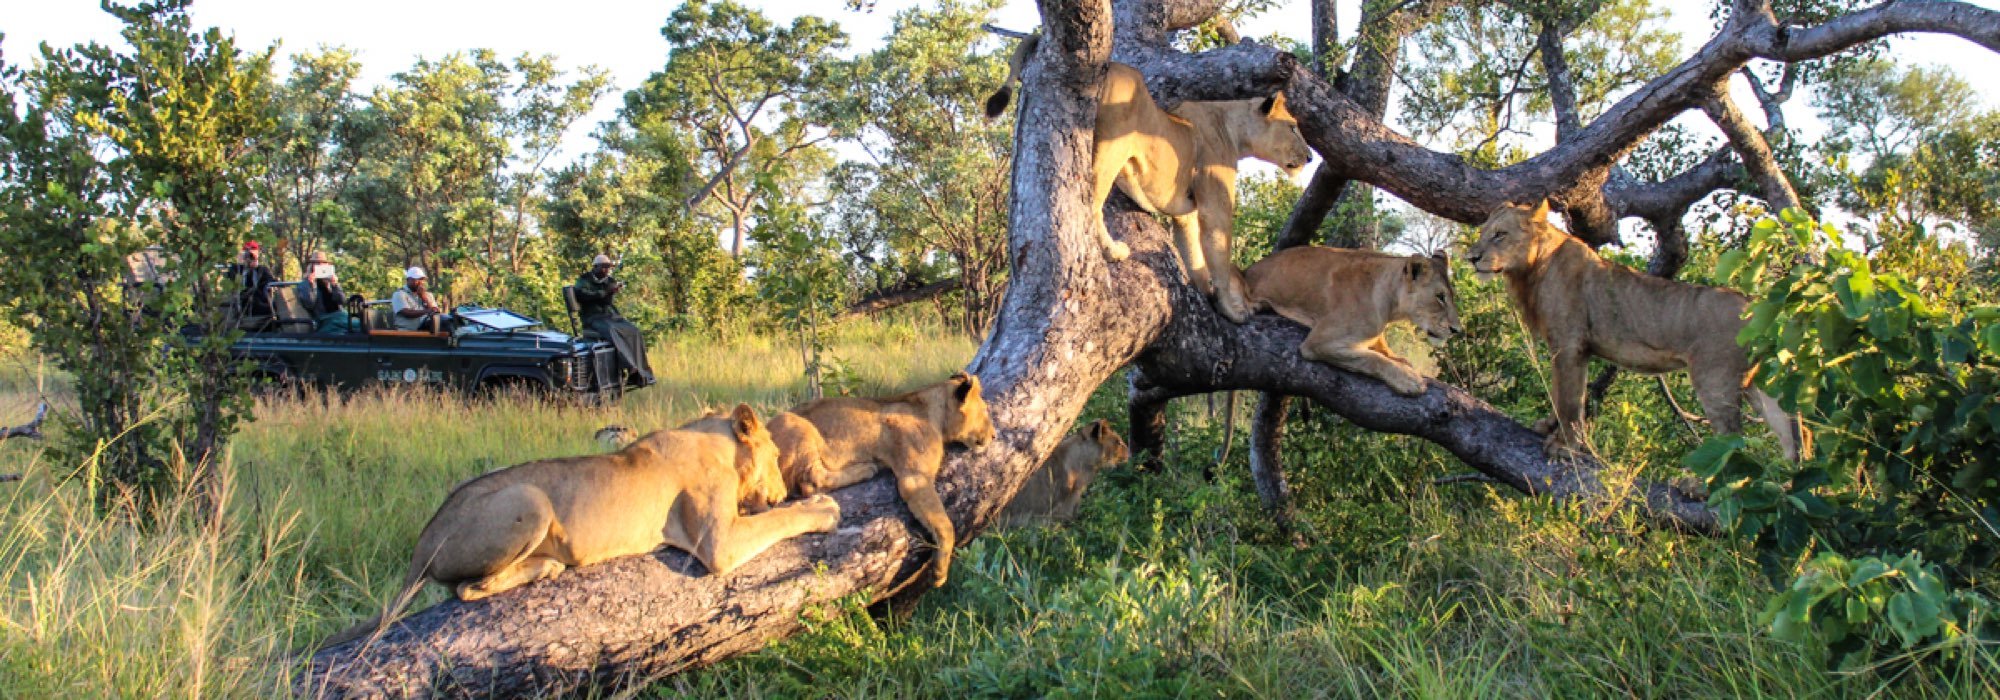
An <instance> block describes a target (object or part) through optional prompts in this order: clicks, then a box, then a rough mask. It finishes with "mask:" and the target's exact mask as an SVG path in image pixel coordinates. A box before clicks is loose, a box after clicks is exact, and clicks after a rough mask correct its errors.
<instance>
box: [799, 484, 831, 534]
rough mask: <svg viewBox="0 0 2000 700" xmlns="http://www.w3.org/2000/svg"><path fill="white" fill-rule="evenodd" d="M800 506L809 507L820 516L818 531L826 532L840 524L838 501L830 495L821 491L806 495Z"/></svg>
mask: <svg viewBox="0 0 2000 700" xmlns="http://www.w3.org/2000/svg"><path fill="white" fill-rule="evenodd" d="M800 507H802V508H807V509H810V510H811V511H812V512H813V514H814V515H817V516H819V517H820V519H821V522H820V523H819V529H818V531H819V532H826V531H829V530H832V529H833V528H834V527H836V526H838V525H840V502H839V501H835V500H833V497H832V496H828V495H826V494H823V493H819V494H813V495H812V496H810V497H807V498H806V500H805V502H804V503H801V504H800Z"/></svg>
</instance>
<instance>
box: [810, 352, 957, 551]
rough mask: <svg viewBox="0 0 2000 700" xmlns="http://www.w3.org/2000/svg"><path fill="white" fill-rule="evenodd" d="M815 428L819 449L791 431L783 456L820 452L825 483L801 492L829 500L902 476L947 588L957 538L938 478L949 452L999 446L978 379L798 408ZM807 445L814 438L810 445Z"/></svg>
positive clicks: (902, 488) (901, 487)
mask: <svg viewBox="0 0 2000 700" xmlns="http://www.w3.org/2000/svg"><path fill="white" fill-rule="evenodd" d="M792 413H795V414H798V415H799V416H800V417H802V418H805V419H806V420H807V421H810V422H811V423H812V427H813V428H816V429H817V430H818V434H819V436H820V437H821V441H820V444H819V445H817V446H813V445H810V444H801V443H800V442H799V440H800V439H801V438H800V436H803V435H806V433H804V432H803V431H797V430H790V431H786V434H785V436H784V439H783V440H780V441H779V442H778V449H779V450H780V451H785V452H792V451H800V450H806V451H809V450H812V449H818V450H819V451H820V463H821V468H822V471H821V472H820V478H818V479H816V480H810V481H809V482H807V483H804V484H802V485H801V487H800V489H799V490H798V492H799V493H824V492H826V491H831V490H834V489H839V488H845V487H847V486H851V485H853V484H856V483H859V482H861V481H863V480H865V479H867V478H869V477H871V476H874V475H875V473H876V471H878V470H880V469H883V468H887V469H888V470H889V471H890V472H891V473H893V474H895V475H896V491H897V492H898V493H900V494H902V496H903V503H905V504H906V505H908V506H909V508H910V512H911V513H913V514H915V515H916V516H917V520H918V521H919V522H921V523H923V525H924V527H925V528H926V529H928V530H930V532H931V537H932V538H933V540H934V546H935V547H936V548H937V557H936V558H935V559H933V560H932V572H933V575H934V577H935V578H934V581H935V584H936V585H940V586H942V585H944V581H945V576H946V574H947V573H948V572H949V571H950V569H951V553H952V549H953V548H954V547H956V546H957V543H958V534H957V530H956V529H955V528H954V526H953V525H952V522H951V517H950V515H949V514H947V513H946V512H945V510H944V501H942V500H940V499H939V498H938V493H937V476H938V471H939V470H941V469H943V468H944V454H945V446H946V445H948V444H961V445H965V446H967V447H974V448H976V447H980V446H983V445H985V444H986V443H987V442H988V441H990V440H992V439H993V423H992V422H991V421H990V420H989V419H988V417H987V415H986V401H985V399H984V398H982V397H981V396H980V395H979V378H978V377H974V376H972V375H969V374H964V373H960V374H956V375H953V376H952V378H951V379H948V380H945V381H943V382H940V383H937V384H933V385H930V386H928V387H924V388H922V389H918V390H916V391H913V392H910V393H907V394H901V395H897V396H890V397H885V398H877V399H863V398H849V397H839V398H826V399H820V400H818V401H814V402H811V403H808V404H805V405H803V406H799V407H797V408H794V409H792ZM808 439H809V438H808Z"/></svg>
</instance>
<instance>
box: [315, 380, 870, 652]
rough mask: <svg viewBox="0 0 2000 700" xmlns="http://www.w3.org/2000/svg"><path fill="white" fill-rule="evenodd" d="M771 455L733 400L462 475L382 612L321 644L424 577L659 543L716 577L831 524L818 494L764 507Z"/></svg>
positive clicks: (540, 573) (835, 516) (607, 554)
mask: <svg viewBox="0 0 2000 700" xmlns="http://www.w3.org/2000/svg"><path fill="white" fill-rule="evenodd" d="M777 459H778V448H777V445H776V444H774V443H773V442H772V441H771V434H770V433H769V432H768V431H766V430H765V428H764V426H763V425H762V424H761V423H760V422H759V421H758V419H757V414H756V412H754V411H752V410H751V409H750V407H749V406H747V405H738V406H737V407H736V410H735V411H734V412H733V413H732V414H731V415H729V416H721V415H717V414H711V415H710V416H708V417H704V418H702V419H700V420H696V421H694V422H692V423H688V424H687V425H684V426H681V427H680V428H677V429H674V430H662V431H659V432H655V433H653V434H651V435H647V436H645V437H643V438H640V439H639V440H638V441H637V442H634V443H632V444H631V445H628V446H626V447H625V448H624V449H622V450H619V451H618V452H614V453H611V454H600V455H590V456H587V457H569V458H563V459H545V460H539V461H534V462H528V463H526V464H518V465H515V466H512V467H508V468H506V469H501V470H498V471H494V472H491V473H488V474H485V475H482V476H479V477H475V478H473V479H470V480H467V481H466V482H465V483H462V484H459V485H458V486H457V487H456V488H454V489H452V491H451V495H449V496H446V497H445V500H444V505H441V506H439V507H438V511H437V514H436V515H433V516H431V520H430V523H429V524H426V525H425V526H424V530H423V534H421V535H418V536H417V548H416V554H415V556H414V557H412V559H411V562H410V572H409V575H408V576H407V577H405V578H404V580H403V588H402V590H401V592H400V593H399V594H398V595H397V597H396V600H395V602H394V603H392V604H391V605H390V607H389V609H388V611H387V612H386V613H385V614H384V615H383V616H381V617H378V618H376V619H374V620H370V621H368V622H364V623H362V624H360V625H356V626H355V627H353V628H351V629H349V630H347V631H345V632H342V633H340V634H338V635H335V636H334V637H333V638H331V639H328V640H327V641H326V642H324V643H323V644H322V646H332V645H334V644H339V643H341V642H345V641H347V640H350V639H354V638H356V637H359V636H361V635H363V634H368V633H370V632H373V631H377V630H379V629H386V624H385V621H391V620H394V619H395V618H396V617H397V616H398V615H400V614H401V612H402V610H403V608H404V607H406V606H408V605H409V603H410V600H411V599H412V598H414V597H415V596H416V593H417V591H418V590H421V589H422V588H423V585H424V583H425V582H426V581H436V582H438V583H441V584H444V585H446V586H450V587H452V588H453V590H454V591H455V592H456V593H457V594H458V597H459V599H460V600H467V601H471V600H478V599H480V598H485V597H487V596H491V595H494V594H496V593H500V592H503V591H507V590H509V589H513V588H516V587H519V586H523V585H526V584H529V583H532V582H534V581H537V580H540V579H545V578H549V577H551V576H555V575H556V574H559V573H561V572H562V570H563V569H566V568H573V567H579V566H589V565H591V564H595V563H598V562H601V561H604V560H607V559H613V558H616V557H623V556H629V555H633V554H645V553H647V552H651V551H653V550H654V549H657V548H658V547H659V546H660V545H662V544H665V545H670V546H672V547H675V548H677V549H681V550H684V551H686V552H688V553H689V554H692V555H694V557H695V558H696V559H699V560H701V563H702V565H703V566H706V567H708V570H709V572H710V573H713V574H718V575H719V574H726V573H729V571H730V570H732V569H735V568H736V567H737V565H739V564H742V563H743V562H744V561H747V560H749V559H750V558H751V557H754V556H756V555H757V554H758V553H761V552H763V551H764V550H765V549H769V548H770V547H771V545H773V544H777V543H778V542H779V541H780V540H784V539H787V538H791V537H794V536H797V535H802V534H805V533H808V532H827V531H830V530H832V529H833V528H834V527H835V525H837V524H838V523H839V522H840V506H839V505H838V504H836V503H834V502H833V500H832V499H829V498H827V497H825V496H817V497H813V498H810V499H807V500H805V501H803V502H799V503H790V504H784V505H781V506H777V507H775V508H774V507H772V505H773V504H776V503H778V502H780V501H783V500H784V498H785V489H784V482H783V480H782V479H781V478H780V476H779V473H778V464H777ZM739 509H741V510H746V511H764V512H761V513H758V514H755V515H739V514H738V510H739ZM767 509H768V510H767Z"/></svg>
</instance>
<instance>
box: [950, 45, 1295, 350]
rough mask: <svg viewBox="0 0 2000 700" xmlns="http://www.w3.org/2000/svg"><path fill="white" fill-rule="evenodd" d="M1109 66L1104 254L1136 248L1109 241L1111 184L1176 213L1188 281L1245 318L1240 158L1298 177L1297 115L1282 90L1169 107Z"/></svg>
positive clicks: (1135, 76)
mask: <svg viewBox="0 0 2000 700" xmlns="http://www.w3.org/2000/svg"><path fill="white" fill-rule="evenodd" d="M1039 41H1040V35H1039V34H1037V35H1033V36H1029V37H1028V38H1026V39H1023V40H1021V44H1020V46H1018V47H1016V48H1015V49H1014V56H1013V58H1012V59H1011V60H1009V61H1008V64H1007V79H1006V80H1004V81H1002V82H1001V84H1000V88H999V89H998V90H996V91H995V92H994V93H993V95H992V96H991V97H989V98H987V100H986V115H987V116H988V117H996V116H999V115H1000V112H1001V111H1002V110H1005V109H1006V108H1007V101H1008V99H1009V97H1010V95H1012V90H1013V87H1012V85H1013V83H1014V82H1015V81H1017V80H1019V78H1020V74H1021V65H1022V64H1023V63H1025V62H1026V61H1027V60H1028V56H1029V55H1031V54H1033V53H1034V50H1035V45H1036V44H1037V43H1038V42H1039ZM1106 68H1107V70H1106V72H1105V74H1104V83H1103V85H1102V86H1101V87H1099V88H1098V95H1097V126H1096V139H1095V142H1094V143H1095V145H1094V146H1093V147H1092V150H1091V169H1092V171H1093V175H1092V186H1093V187H1094V188H1095V189H1094V190H1093V194H1092V198H1091V200H1090V202H1091V211H1093V212H1096V213H1095V216H1097V217H1098V221H1097V236H1098V241H1099V242H1100V243H1102V244H1103V245H1104V256H1105V257H1106V258H1108V259H1110V260H1113V261H1117V260H1124V259H1125V258H1126V257H1127V256H1129V255H1131V253H1132V251H1131V247H1130V246H1127V245H1126V244H1124V243H1121V242H1119V241H1116V240H1112V238H1111V232H1110V230H1109V229H1107V228H1106V227H1105V225H1104V221H1103V214H1104V200H1105V199H1107V198H1109V197H1110V196H1111V188H1112V186H1113V185H1114V184H1115V185H1116V186H1117V187H1118V189H1119V191H1121V192H1124V193H1125V195H1126V196H1128V197H1131V198H1132V201H1133V202H1136V203H1138V205H1139V206H1140V208H1143V209H1145V210H1146V211H1149V212H1152V213H1155V214H1164V215H1166V216H1169V217H1172V218H1173V221H1174V233H1175V236H1174V247H1176V248H1178V249H1179V250H1180V253H1181V260H1182V262H1183V263H1184V264H1186V265H1187V272H1188V279H1189V281H1190V282H1192V283H1193V284H1194V285H1195V287H1196V288H1198V289H1200V290H1202V291H1203V292H1204V293H1207V294H1208V295H1210V296H1211V297H1213V298H1214V299H1215V303H1216V307H1217V308H1218V309H1219V310H1221V312H1222V315H1224V316H1227V317H1229V320H1231V321H1235V322H1237V323H1242V322H1244V321H1246V320H1249V318H1250V314H1251V310H1250V305H1249V303H1248V302H1247V300H1245V299H1244V296H1243V278H1242V273H1241V272H1239V271H1238V270H1237V269H1236V265H1235V263H1234V262H1232V261H1231V258H1230V256H1229V245H1230V243H1229V238H1230V231H1231V229H1232V228H1233V227H1234V226H1235V222H1236V162H1237V161H1239V160H1242V159H1244V158H1256V159H1258V160H1262V161H1265V162H1268V163H1271V164H1272V165H1276V166H1278V167H1280V168H1283V169H1284V171H1285V173H1286V174H1287V175H1291V176H1294V177H1296V176H1297V175H1298V173H1299V171H1300V170H1301V169H1303V168H1304V167H1305V165H1306V163H1307V162H1308V161H1311V160H1312V148H1311V147H1310V146H1307V145H1306V140H1305V137H1304V136H1301V135H1299V122H1298V119H1296V118H1294V117H1293V116H1292V113H1291V112H1290V111H1289V110H1287V109H1285V96H1284V94H1283V93H1279V94H1276V95H1272V96H1271V97H1267V98H1262V99H1248V100H1228V101H1219V102H1186V103H1183V104H1181V106H1180V107H1179V108H1178V109H1177V110H1176V111H1175V112H1173V113H1169V112H1167V111H1166V110H1163V109H1160V106H1159V104H1158V103H1156V102H1154V101H1153V96H1152V94H1151V93H1149V92H1147V91H1146V78H1145V76H1144V75H1141V74H1140V73H1139V71H1138V70H1137V69H1134V68H1132V67H1131V66H1128V65H1125V64H1123V63H1111V64H1108V65H1107V66H1106Z"/></svg>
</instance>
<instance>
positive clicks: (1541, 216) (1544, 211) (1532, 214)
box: [1528, 197, 1549, 221]
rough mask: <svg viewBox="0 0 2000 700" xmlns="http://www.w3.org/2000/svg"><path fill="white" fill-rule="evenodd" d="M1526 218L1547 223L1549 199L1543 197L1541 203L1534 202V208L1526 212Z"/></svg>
mask: <svg viewBox="0 0 2000 700" xmlns="http://www.w3.org/2000/svg"><path fill="white" fill-rule="evenodd" d="M1528 218H1530V219H1534V220H1536V221H1547V220H1548V219H1549V199H1548V198H1547V197H1543V198H1542V200H1541V201H1539V202H1536V203H1535V208H1534V209H1532V210H1530V211H1529V212H1528Z"/></svg>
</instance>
